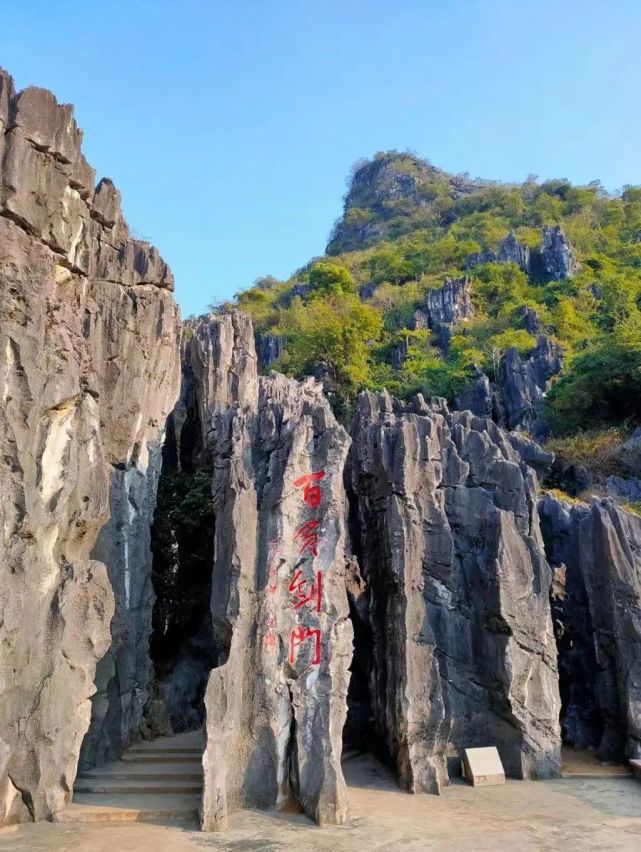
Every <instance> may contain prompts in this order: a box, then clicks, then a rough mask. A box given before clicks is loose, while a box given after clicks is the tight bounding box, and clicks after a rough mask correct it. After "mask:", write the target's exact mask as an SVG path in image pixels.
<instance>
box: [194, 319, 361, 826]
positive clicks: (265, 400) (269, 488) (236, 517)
mask: <svg viewBox="0 0 641 852" xmlns="http://www.w3.org/2000/svg"><path fill="white" fill-rule="evenodd" d="M190 353H191V363H192V366H193V369H194V376H195V383H196V390H197V394H198V398H199V404H200V408H201V413H202V420H201V422H202V423H203V426H204V434H205V437H206V440H207V442H208V443H209V445H210V446H211V448H212V458H213V462H214V480H213V493H214V508H215V512H216V529H215V557H214V571H213V584H212V618H213V624H214V633H215V639H216V645H217V649H218V652H219V659H220V660H221V663H222V664H221V665H219V666H218V667H217V668H215V669H213V671H212V672H211V675H210V679H209V684H208V687H207V692H206V696H205V706H206V715H207V722H206V743H207V744H206V750H205V756H204V760H203V763H204V779H205V783H204V794H203V807H202V825H203V828H204V829H206V830H216V829H220V828H223V827H224V826H225V824H226V821H227V814H228V812H229V811H231V810H234V809H237V808H242V807H272V806H282V805H284V804H286V803H287V802H288V800H290V799H293V800H295V801H296V802H297V803H298V805H299V806H300V807H301V808H302V809H303V810H304V811H305V813H307V814H308V815H309V816H310V817H311V818H313V819H315V820H316V822H318V823H319V824H320V825H328V824H333V823H341V822H344V821H345V819H346V813H347V799H346V791H345V783H344V780H343V775H342V771H341V764H340V759H341V749H342V729H343V723H344V721H345V715H346V711H347V706H346V695H347V688H348V681H349V672H348V670H349V665H350V661H351V656H352V627H351V622H350V621H349V618H348V615H349V609H348V602H347V592H346V585H345V572H346V566H347V559H348V553H347V542H346V518H345V492H344V486H343V469H344V465H345V459H346V456H347V451H348V447H349V438H348V436H347V433H346V432H345V430H344V429H343V428H342V427H341V426H339V425H338V423H337V422H336V421H335V419H334V417H333V415H332V413H331V411H330V409H329V405H328V403H327V401H326V400H325V398H324V397H323V394H322V389H321V387H320V385H318V384H317V383H316V382H314V381H313V380H307V381H305V382H301V383H299V382H296V381H293V380H290V379H286V378H285V377H284V376H279V375H276V376H272V377H270V378H258V376H257V371H256V354H255V349H254V337H253V331H252V327H251V322H250V320H249V319H248V318H247V317H244V316H242V315H239V314H234V315H233V316H225V317H221V318H218V319H217V320H213V321H211V322H207V323H204V324H203V325H202V326H201V327H200V328H199V329H198V330H197V331H196V333H195V335H194V338H193V340H192V343H191V347H190Z"/></svg>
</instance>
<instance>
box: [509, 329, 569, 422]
mask: <svg viewBox="0 0 641 852" xmlns="http://www.w3.org/2000/svg"><path fill="white" fill-rule="evenodd" d="M562 366H563V358H562V353H561V349H560V347H559V346H558V344H556V343H554V342H553V341H551V340H550V338H549V337H547V336H546V335H543V334H542V335H541V336H540V337H539V339H538V341H537V344H536V348H535V349H534V350H533V352H532V353H531V354H530V356H529V357H528V358H527V359H525V360H524V359H522V358H521V356H520V355H519V353H518V351H517V350H516V349H514V348H512V349H508V350H507V352H506V353H505V362H504V365H503V374H502V378H501V382H500V393H501V402H502V405H503V409H504V416H505V424H506V426H507V428H508V429H515V428H516V427H517V426H524V427H525V428H527V429H529V430H530V431H531V432H532V433H533V434H534V436H535V437H537V438H540V436H541V435H543V434H544V433H545V424H544V423H543V422H542V420H541V413H542V410H543V404H544V400H545V394H546V392H547V389H548V387H549V381H550V379H551V378H552V376H555V375H556V374H557V373H559V372H560V371H561V367H562Z"/></svg>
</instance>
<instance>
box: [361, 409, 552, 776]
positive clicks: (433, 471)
mask: <svg viewBox="0 0 641 852" xmlns="http://www.w3.org/2000/svg"><path fill="white" fill-rule="evenodd" d="M350 477H351V483H352V485H351V487H352V489H353V494H354V496H353V500H354V503H355V512H356V514H357V522H356V523H355V526H356V528H357V530H358V542H357V543H355V549H356V551H357V552H358V553H359V555H360V559H361V563H362V564H361V570H362V575H363V579H364V581H365V583H366V584H367V586H368V590H369V591H368V595H369V605H368V613H369V622H370V624H369V627H370V635H371V637H372V639H371V641H372V647H371V649H370V655H371V656H370V681H371V685H372V686H371V696H372V709H373V714H374V717H375V723H376V728H377V731H378V734H379V736H380V737H381V738H383V739H384V741H385V744H386V746H387V750H388V752H389V754H390V755H391V757H392V758H393V759H394V761H395V763H396V765H397V770H398V774H399V778H400V780H401V783H402V784H403V785H404V786H405V787H406V788H407V789H409V790H412V791H429V792H438V791H439V790H440V789H441V787H442V785H443V784H444V783H446V781H447V779H448V773H449V772H458V771H459V770H458V765H459V758H460V754H461V750H462V749H463V748H465V747H469V746H475V745H478V746H482V745H489V744H496V745H497V746H498V749H499V752H500V754H501V758H502V761H503V764H504V766H505V768H506V771H507V772H508V773H509V774H511V775H513V776H515V777H520V778H525V777H550V776H554V775H556V774H557V773H558V769H559V747H560V738H559V726H558V713H559V696H558V687H557V670H556V648H555V645H554V636H553V632H552V623H551V617H550V611H549V605H548V592H549V587H550V582H551V573H550V570H549V567H548V565H547V563H546V561H545V558H544V555H543V545H542V542H541V539H540V534H539V527H538V518H537V514H536V477H535V474H534V473H533V471H532V470H530V469H529V468H528V467H527V466H526V465H525V464H523V463H522V462H521V461H520V457H519V455H518V453H517V452H516V450H515V449H514V448H513V446H512V445H511V444H510V443H509V442H508V441H507V440H506V437H505V435H504V433H503V432H502V431H501V430H500V429H499V428H498V427H497V426H496V425H495V424H494V423H493V422H492V421H491V420H487V419H481V418H476V417H473V416H472V415H471V414H470V413H469V412H467V413H461V412H454V413H450V412H449V411H448V409H447V406H446V405H445V402H444V401H443V400H433V401H432V402H431V403H429V404H428V403H425V401H424V400H423V398H422V397H421V396H420V395H419V396H418V397H417V398H416V399H415V400H414V403H413V404H412V405H410V406H403V405H401V404H400V403H398V402H397V401H395V400H394V399H392V398H390V397H389V396H388V395H387V394H384V393H383V394H378V395H374V394H371V393H363V394H362V395H361V397H360V398H359V404H358V411H357V415H356V421H355V425H354V430H353V445H352V450H351V469H350ZM359 609H360V610H361V611H362V605H361V606H360V607H359ZM448 764H449V766H448Z"/></svg>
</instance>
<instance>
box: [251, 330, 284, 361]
mask: <svg viewBox="0 0 641 852" xmlns="http://www.w3.org/2000/svg"><path fill="white" fill-rule="evenodd" d="M284 351H285V340H284V338H283V337H280V336H279V335H278V334H257V335H256V355H257V357H258V366H259V367H260V368H261V369H264V368H266V367H272V366H273V365H274V364H275V363H276V361H278V359H279V358H280V356H281V355H282V354H283V352H284Z"/></svg>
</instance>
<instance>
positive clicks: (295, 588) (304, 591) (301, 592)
mask: <svg viewBox="0 0 641 852" xmlns="http://www.w3.org/2000/svg"><path fill="white" fill-rule="evenodd" d="M289 592H290V594H292V595H294V596H295V597H296V598H297V600H296V603H295V604H294V609H295V610H297V609H300V608H301V607H303V606H305V604H306V603H310V601H314V599H315V608H316V612H320V611H321V602H322V600H323V573H322V571H317V572H316V579H315V580H306V579H305V577H303V571H302V569H301V568H298V569H297V570H296V573H295V574H294V576H293V577H292V581H291V583H290V584H289Z"/></svg>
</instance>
